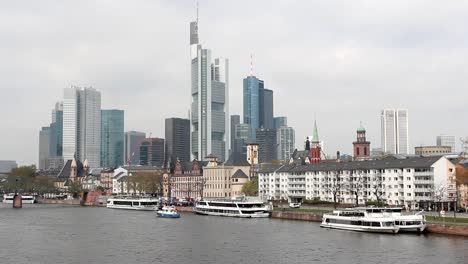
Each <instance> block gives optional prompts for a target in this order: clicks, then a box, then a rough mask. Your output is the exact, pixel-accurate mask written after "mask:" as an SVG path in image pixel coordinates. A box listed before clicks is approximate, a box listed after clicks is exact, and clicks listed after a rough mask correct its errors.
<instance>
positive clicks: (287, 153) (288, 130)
mask: <svg viewBox="0 0 468 264" xmlns="http://www.w3.org/2000/svg"><path fill="white" fill-rule="evenodd" d="M276 144H277V146H278V150H277V153H278V158H277V160H281V161H289V160H290V159H291V156H292V154H293V152H294V149H295V144H296V141H295V132H294V129H293V128H292V127H287V126H280V127H279V128H277V129H276Z"/></svg>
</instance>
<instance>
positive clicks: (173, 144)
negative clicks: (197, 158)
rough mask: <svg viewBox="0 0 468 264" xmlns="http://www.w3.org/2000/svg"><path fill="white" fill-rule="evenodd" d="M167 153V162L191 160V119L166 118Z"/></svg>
mask: <svg viewBox="0 0 468 264" xmlns="http://www.w3.org/2000/svg"><path fill="white" fill-rule="evenodd" d="M165 123H166V124H165V125H166V126H165V131H166V133H165V139H166V154H165V163H166V165H167V163H169V162H176V161H177V159H179V160H180V161H181V162H187V161H190V120H188V119H183V118H166V121H165Z"/></svg>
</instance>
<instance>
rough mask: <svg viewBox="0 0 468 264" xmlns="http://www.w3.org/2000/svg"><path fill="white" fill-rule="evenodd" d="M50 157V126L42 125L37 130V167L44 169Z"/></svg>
mask: <svg viewBox="0 0 468 264" xmlns="http://www.w3.org/2000/svg"><path fill="white" fill-rule="evenodd" d="M49 158H50V127H42V129H41V131H39V169H40V170H45V169H46V163H47V159H49Z"/></svg>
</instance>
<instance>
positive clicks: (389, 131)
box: [381, 109, 410, 154]
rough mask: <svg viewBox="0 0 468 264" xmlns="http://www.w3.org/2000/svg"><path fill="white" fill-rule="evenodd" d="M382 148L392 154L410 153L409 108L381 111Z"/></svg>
mask: <svg viewBox="0 0 468 264" xmlns="http://www.w3.org/2000/svg"><path fill="white" fill-rule="evenodd" d="M381 128H382V135H381V139H382V141H381V143H382V150H383V151H384V152H385V153H390V154H409V150H410V148H409V132H408V110H407V109H384V110H382V113H381Z"/></svg>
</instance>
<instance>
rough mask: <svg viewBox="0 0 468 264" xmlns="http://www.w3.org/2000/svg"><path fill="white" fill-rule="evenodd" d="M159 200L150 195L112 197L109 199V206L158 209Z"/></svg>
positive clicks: (141, 209)
mask: <svg viewBox="0 0 468 264" xmlns="http://www.w3.org/2000/svg"><path fill="white" fill-rule="evenodd" d="M158 206H159V201H158V200H157V199H154V198H148V197H110V198H108V199H107V206H106V207H107V208H111V209H127V210H140V211H157V210H158Z"/></svg>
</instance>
